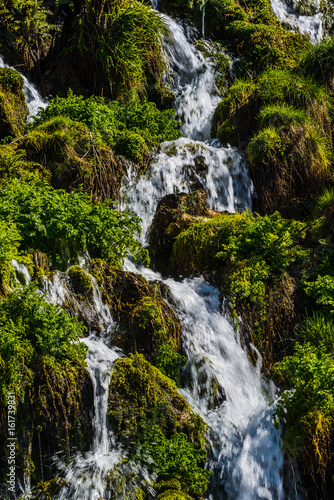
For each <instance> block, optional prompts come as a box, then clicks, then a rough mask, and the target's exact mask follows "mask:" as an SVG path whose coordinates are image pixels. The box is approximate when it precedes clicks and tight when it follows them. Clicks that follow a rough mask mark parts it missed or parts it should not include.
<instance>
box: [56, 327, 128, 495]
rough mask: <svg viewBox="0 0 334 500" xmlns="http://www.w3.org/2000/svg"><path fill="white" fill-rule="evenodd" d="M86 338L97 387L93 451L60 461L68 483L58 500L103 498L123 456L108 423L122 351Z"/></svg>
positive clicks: (90, 370)
mask: <svg viewBox="0 0 334 500" xmlns="http://www.w3.org/2000/svg"><path fill="white" fill-rule="evenodd" d="M84 342H85V344H86V345H87V346H88V353H87V370H88V372H89V374H90V376H91V379H92V382H93V387H94V420H93V444H92V449H91V451H90V452H89V453H87V454H86V455H82V454H81V453H78V454H77V455H76V456H75V457H74V458H73V460H72V461H71V463H70V465H67V464H66V463H61V464H60V466H59V470H60V472H62V473H63V475H64V479H65V481H66V482H67V483H68V486H67V485H66V486H64V487H63V488H62V490H61V492H60V493H59V495H58V496H57V499H58V500H68V499H73V500H79V499H80V500H98V499H99V498H103V497H104V493H105V484H106V476H107V474H108V472H109V471H110V470H112V469H113V468H114V467H115V465H116V464H117V463H118V462H120V461H121V459H122V458H123V455H122V451H121V449H120V448H118V447H117V446H116V443H115V439H114V435H113V433H112V431H111V429H108V426H107V409H108V395H109V383H110V379H111V374H112V365H113V363H114V361H115V360H116V359H117V358H118V357H119V353H118V352H117V351H116V350H114V349H110V348H109V347H107V345H106V344H105V343H104V341H103V340H102V339H101V338H95V337H94V336H91V337H89V338H86V339H85V340H84Z"/></svg>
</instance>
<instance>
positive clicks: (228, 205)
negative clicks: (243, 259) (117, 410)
mask: <svg viewBox="0 0 334 500" xmlns="http://www.w3.org/2000/svg"><path fill="white" fill-rule="evenodd" d="M169 25H170V27H171V28H172V30H173V32H174V34H173V35H172V36H171V37H170V39H169V41H168V42H166V51H167V53H168V55H169V57H170V59H171V63H172V67H173V70H174V85H175V91H176V96H177V101H176V103H177V108H178V115H179V117H180V118H181V119H182V121H183V122H184V126H183V129H182V130H183V133H184V134H186V135H187V136H188V137H189V139H180V140H178V141H174V142H170V143H165V144H163V145H162V148H161V153H160V154H159V155H158V156H157V158H156V159H155V161H154V162H153V164H152V166H151V170H150V172H149V173H148V174H147V175H145V176H143V177H142V178H141V179H140V180H139V181H138V180H137V181H133V182H131V181H130V183H129V185H128V187H127V188H125V189H124V193H123V194H124V199H125V200H126V201H125V202H124V203H127V204H128V206H129V208H131V209H133V210H134V211H135V212H137V213H138V214H139V215H140V216H141V217H142V218H143V220H144V222H143V227H144V229H146V228H147V227H148V226H149V224H150V222H151V220H152V217H153V214H154V210H155V206H156V204H157V202H158V200H157V199H156V198H159V197H161V196H164V195H165V194H169V193H170V192H173V191H176V190H182V191H188V192H189V191H190V190H191V189H192V185H193V183H195V184H196V183H202V186H203V187H204V188H205V189H206V190H207V191H208V195H209V196H208V199H209V203H210V204H211V208H216V209H219V210H221V209H228V210H230V211H235V210H237V209H238V208H243V207H244V206H250V199H251V198H250V195H251V184H250V181H249V178H248V176H247V172H246V169H245V166H244V163H243V160H242V158H241V156H240V155H239V154H238V153H237V152H236V151H235V150H233V149H232V148H214V147H213V146H209V145H208V144H204V143H200V142H198V141H199V140H200V139H202V140H203V139H207V138H208V133H209V132H208V131H209V122H210V118H211V115H212V112H213V109H214V107H215V105H216V103H217V102H218V100H219V97H218V96H217V95H216V94H215V89H214V74H213V69H212V67H211V66H210V65H209V64H208V63H206V62H205V61H204V59H203V57H202V56H201V54H200V53H198V51H196V50H195V49H194V47H193V46H192V45H191V44H190V43H189V42H188V41H187V39H186V37H185V35H184V34H183V32H182V30H181V28H180V27H179V26H178V25H176V24H175V23H174V22H173V21H171V20H170V21H169ZM194 141H195V142H194ZM168 149H169V152H168V151H167V150H168ZM171 150H172V151H171ZM196 163H197V165H196ZM203 165H204V166H205V168H204V170H203V169H202V167H203ZM199 171H200V172H201V173H199ZM135 183H137V186H135ZM128 266H130V264H128ZM132 270H134V269H133V268H132ZM136 272H138V271H136ZM139 272H140V273H141V274H143V275H144V276H145V277H146V278H147V279H161V277H160V276H159V275H158V274H156V273H154V272H153V271H151V270H147V269H141V270H140V271H139ZM165 281H166V283H167V284H168V285H169V287H170V289H171V292H172V295H173V297H174V299H175V301H176V303H177V310H178V313H179V315H180V318H181V321H182V324H183V339H182V340H183V344H184V348H185V350H186V352H187V355H188V363H187V366H186V374H185V375H186V377H187V381H188V382H187V385H186V388H185V389H184V390H183V391H182V393H183V395H184V396H185V397H186V398H187V400H188V401H189V402H190V404H191V405H192V406H193V408H194V410H195V411H197V412H198V413H199V414H200V415H202V417H203V419H204V420H205V421H206V422H207V424H208V426H209V434H208V439H209V442H210V445H211V457H210V460H209V461H208V463H207V467H208V468H210V469H212V470H213V471H214V476H213V480H212V482H211V486H210V491H209V494H208V496H207V498H209V499H210V500H213V499H215V500H216V499H217V500H220V499H228V500H237V499H240V500H253V499H256V500H260V499H263V500H264V499H267V500H269V499H272V500H281V499H282V498H283V491H282V480H281V474H280V473H281V468H282V463H283V453H282V449H281V441H280V433H279V431H277V430H276V429H275V428H274V426H273V422H272V418H271V413H272V407H271V406H270V400H271V399H273V398H274V392H275V389H274V387H273V385H270V384H265V383H263V381H262V379H261V375H260V362H259V363H258V366H257V367H253V366H252V365H251V363H250V362H249V360H248V358H247V354H246V352H245V351H244V350H243V349H242V347H241V345H240V342H239V339H238V335H237V333H236V332H234V330H233V329H232V327H231V326H230V324H229V322H228V321H227V319H226V318H225V317H224V316H223V315H222V314H221V312H220V303H219V291H218V290H216V289H214V288H213V287H212V286H210V285H209V284H207V283H206V282H205V281H204V280H202V279H200V278H197V279H194V280H185V281H184V282H175V281H174V280H172V279H167V280H165ZM66 283H67V281H66V276H65V275H64V274H61V273H57V274H55V276H54V278H53V281H52V282H47V281H46V282H45V288H44V291H45V292H47V293H48V295H49V300H51V301H53V302H55V303H59V304H62V305H64V304H65V303H66V301H67V291H66ZM95 285H96V284H94V287H95ZM94 290H95V288H94ZM95 291H96V293H95V292H94V293H95V295H94V296H93V297H94V299H93V300H94V301H95V305H94V307H95V308H96V309H97V311H98V316H99V317H100V319H101V322H102V323H103V328H104V330H105V331H106V330H108V331H111V330H112V328H113V327H114V324H113V322H112V320H111V318H110V315H109V316H108V313H107V312H106V308H105V305H104V304H103V301H102V298H101V296H100V295H99V292H98V288H97V287H96V290H95ZM85 343H86V344H87V345H88V347H89V351H88V355H87V364H88V370H89V373H90V375H91V378H92V382H93V386H94V409H95V410H94V422H93V428H94V438H93V443H92V449H91V451H90V452H89V453H87V454H86V455H82V454H76V455H75V456H74V457H73V458H72V461H71V463H70V464H69V465H65V463H60V464H59V467H60V472H62V473H63V475H64V478H65V480H67V481H68V482H69V483H70V486H69V487H64V488H63V489H62V491H61V492H60V494H59V495H58V500H65V499H73V500H97V499H99V498H117V495H116V494H115V495H112V496H110V495H109V494H108V493H106V491H105V488H106V475H107V472H108V470H110V469H113V468H114V467H116V468H119V470H121V468H120V467H121V466H120V461H121V460H122V458H123V457H124V452H123V451H122V449H121V448H120V447H118V446H117V444H116V442H115V439H114V435H113V433H112V430H111V429H110V428H108V425H107V420H106V412H107V397H108V388H109V382H110V377H111V371H112V365H113V363H114V360H115V359H116V358H117V357H118V356H119V353H118V352H117V351H115V350H113V349H111V348H109V347H108V346H107V345H106V344H105V343H104V341H103V337H102V338H96V337H94V336H93V335H92V336H90V337H89V338H87V339H85ZM259 359H260V358H259ZM213 383H215V384H218V386H219V387H220V390H221V394H223V393H225V396H226V401H225V402H223V401H222V400H221V401H219V402H216V406H215V407H214V404H213V388H212V384H213ZM122 495H123V493H122V492H121V493H120V495H119V497H120V498H121V497H122Z"/></svg>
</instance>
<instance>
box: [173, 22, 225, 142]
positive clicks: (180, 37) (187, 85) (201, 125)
mask: <svg viewBox="0 0 334 500" xmlns="http://www.w3.org/2000/svg"><path fill="white" fill-rule="evenodd" d="M164 19H165V22H166V24H167V27H168V29H169V33H168V35H167V36H166V38H165V43H164V47H165V52H166V55H167V57H168V60H169V63H170V66H171V75H170V76H171V78H172V81H173V89H174V94H175V108H176V117H177V118H178V119H179V120H180V121H181V122H182V127H181V132H182V134H183V135H184V136H185V137H189V138H190V139H194V140H201V141H204V140H205V139H209V138H210V121H211V117H212V114H213V111H214V109H215V107H216V106H217V104H218V102H219V101H220V99H221V97H220V96H219V93H218V90H217V88H216V84H215V71H214V67H213V64H212V63H211V62H208V61H206V60H205V58H204V57H203V55H202V54H201V52H200V51H199V50H197V49H196V48H195V47H194V46H193V45H192V44H191V43H189V42H188V40H187V38H186V35H185V33H184V31H183V29H182V28H181V26H179V25H178V24H177V23H176V22H175V21H174V20H172V19H171V18H169V17H168V16H164Z"/></svg>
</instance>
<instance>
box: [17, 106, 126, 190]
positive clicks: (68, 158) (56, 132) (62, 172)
mask: <svg viewBox="0 0 334 500" xmlns="http://www.w3.org/2000/svg"><path fill="white" fill-rule="evenodd" d="M20 147H21V148H22V149H24V150H25V154H26V157H27V160H28V161H29V162H34V163H36V164H39V165H41V167H42V168H41V170H42V171H43V174H44V176H49V177H51V184H52V186H53V187H55V188H56V189H69V188H71V189H73V188H75V187H78V186H79V184H82V185H83V187H84V189H85V190H86V191H87V192H89V193H90V195H91V197H92V198H94V199H95V200H105V199H108V198H116V197H117V195H118V190H119V188H120V182H121V180H122V178H123V176H124V174H125V172H126V168H127V162H126V161H123V160H121V159H119V158H117V157H115V155H114V153H113V151H112V149H111V148H110V147H109V146H107V145H106V144H105V143H103V142H102V141H101V140H100V139H96V140H93V137H92V134H91V133H90V131H89V129H88V127H87V126H86V125H84V124H82V123H78V122H75V121H73V120H71V119H70V118H68V117H66V116H56V117H54V118H51V119H50V120H48V121H46V122H45V123H43V124H41V125H39V126H38V127H35V128H34V129H33V130H31V131H30V132H29V133H28V134H27V135H26V136H25V137H24V138H23V140H22V141H21V142H20Z"/></svg>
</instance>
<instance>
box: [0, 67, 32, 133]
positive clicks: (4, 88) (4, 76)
mask: <svg viewBox="0 0 334 500" xmlns="http://www.w3.org/2000/svg"><path fill="white" fill-rule="evenodd" d="M22 89H23V78H22V77H21V75H19V73H17V71H14V70H13V69H10V68H0V137H6V136H10V137H17V136H19V135H22V133H23V129H24V122H25V119H26V117H27V114H28V107H27V105H26V102H25V97H24V94H23V91H22Z"/></svg>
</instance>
